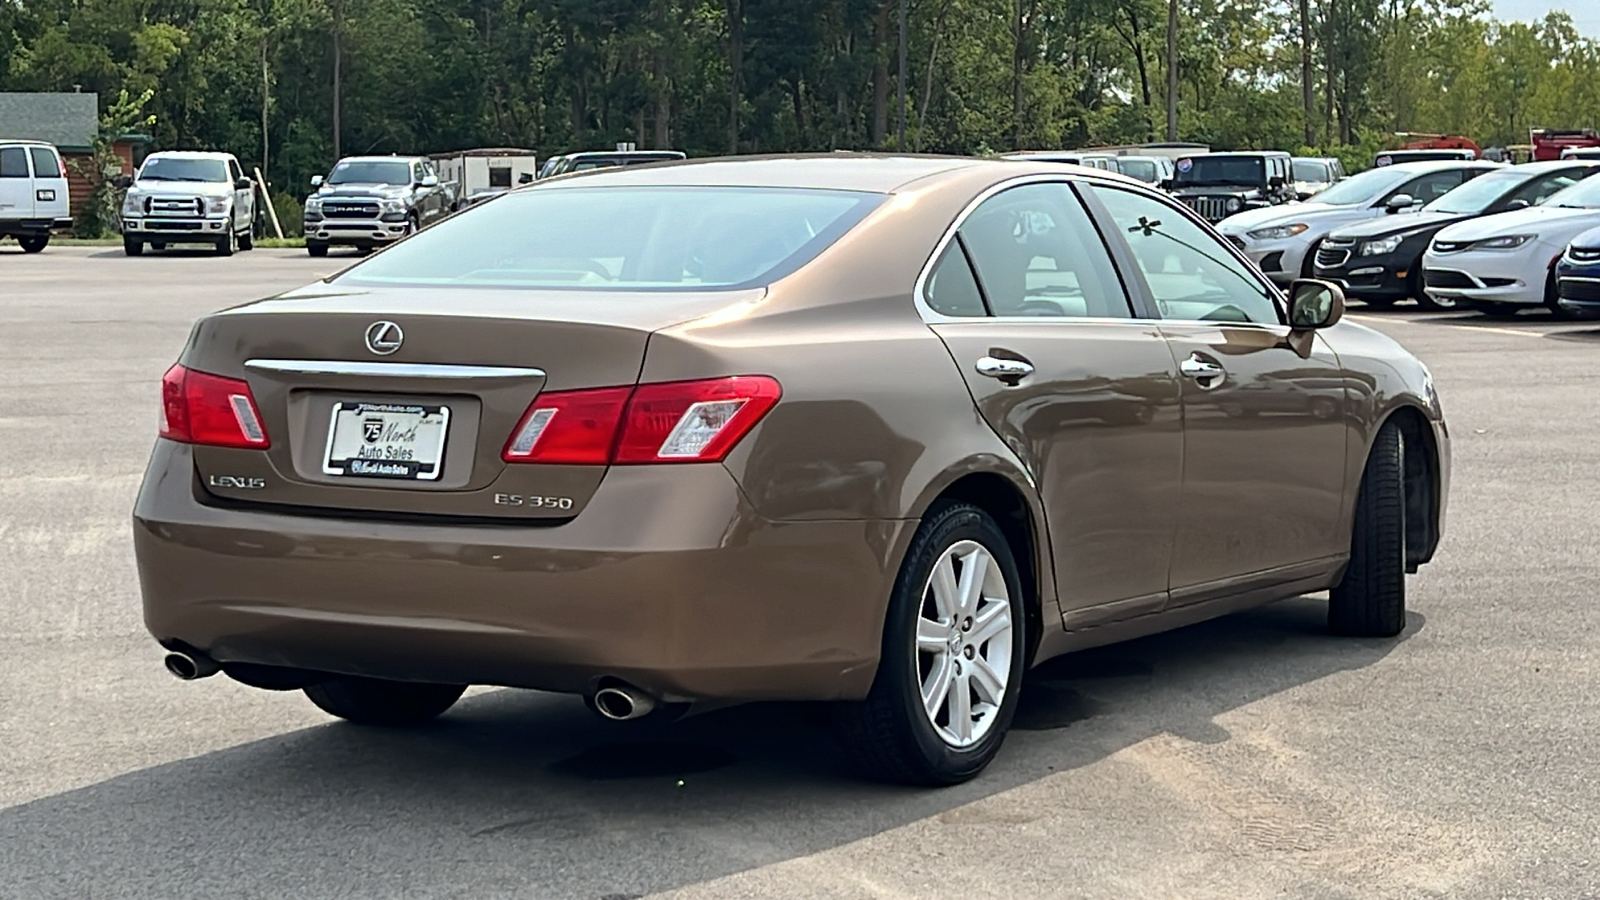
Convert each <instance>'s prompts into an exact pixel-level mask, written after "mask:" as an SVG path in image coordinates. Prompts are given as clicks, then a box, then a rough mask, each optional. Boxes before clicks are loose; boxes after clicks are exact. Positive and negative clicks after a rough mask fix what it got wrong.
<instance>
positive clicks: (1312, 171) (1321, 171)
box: [1294, 159, 1333, 181]
mask: <svg viewBox="0 0 1600 900" xmlns="http://www.w3.org/2000/svg"><path fill="white" fill-rule="evenodd" d="M1294 180H1295V181H1332V180H1333V173H1331V172H1329V171H1328V164H1327V163H1325V162H1323V161H1322V160H1320V159H1297V160H1295V161H1294Z"/></svg>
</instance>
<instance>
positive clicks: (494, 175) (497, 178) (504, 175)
mask: <svg viewBox="0 0 1600 900" xmlns="http://www.w3.org/2000/svg"><path fill="white" fill-rule="evenodd" d="M489 187H505V188H508V187H511V170H510V169H509V168H507V167H505V166H491V167H489Z"/></svg>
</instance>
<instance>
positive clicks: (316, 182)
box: [311, 175, 322, 187]
mask: <svg viewBox="0 0 1600 900" xmlns="http://www.w3.org/2000/svg"><path fill="white" fill-rule="evenodd" d="M311 186H312V187H322V176H321V175H313V176H311Z"/></svg>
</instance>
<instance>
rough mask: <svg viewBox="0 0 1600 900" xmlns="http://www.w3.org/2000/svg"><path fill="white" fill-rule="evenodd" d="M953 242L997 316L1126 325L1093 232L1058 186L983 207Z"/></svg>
mask: <svg viewBox="0 0 1600 900" xmlns="http://www.w3.org/2000/svg"><path fill="white" fill-rule="evenodd" d="M960 235H961V240H962V243H963V244H964V245H965V247H966V250H967V253H968V254H969V255H970V256H971V258H972V265H973V268H975V269H976V270H977V275H978V283H979V284H980V285H982V286H983V296H984V297H985V298H987V299H988V301H989V308H990V309H991V310H992V311H993V313H994V314H995V315H997V316H1042V317H1052V316H1054V317H1061V316H1069V317H1088V318H1119V319H1126V318H1131V317H1132V315H1133V312H1132V309H1131V308H1130V307H1129V306H1128V298H1127V296H1126V295H1125V294H1124V293H1123V291H1122V282H1121V281H1119V280H1118V279H1117V274H1116V269H1115V268H1113V267H1112V265H1111V257H1110V256H1109V255H1108V254H1107V252H1106V249H1105V244H1104V243H1103V242H1102V241H1101V239H1100V232H1099V231H1097V230H1096V229H1095V227H1094V222H1093V221H1092V220H1091V219H1090V218H1089V214H1088V213H1087V212H1086V211H1085V210H1084V208H1083V204H1082V203H1080V202H1079V201H1078V198H1077V196H1076V195H1075V194H1073V192H1072V189H1071V188H1070V187H1068V186H1067V185H1066V184H1063V183H1059V182H1048V183H1044V184H1029V185H1023V186H1021V187H1015V188H1011V189H1010V190H1007V191H1002V192H1000V193H998V194H996V195H994V196H993V197H990V198H989V199H987V200H985V201H983V203H981V204H979V206H978V208H977V209H975V210H973V211H972V214H971V215H969V216H968V217H967V219H966V221H965V222H962V223H961V231H960Z"/></svg>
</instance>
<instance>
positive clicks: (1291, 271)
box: [1217, 160, 1500, 286]
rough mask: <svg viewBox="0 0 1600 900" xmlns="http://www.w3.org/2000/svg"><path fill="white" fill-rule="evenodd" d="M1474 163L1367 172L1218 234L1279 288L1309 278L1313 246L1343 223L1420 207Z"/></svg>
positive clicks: (1482, 166) (1245, 216) (1485, 165)
mask: <svg viewBox="0 0 1600 900" xmlns="http://www.w3.org/2000/svg"><path fill="white" fill-rule="evenodd" d="M1498 168H1500V166H1499V165H1498V164H1496V163H1490V162H1482V161H1478V160H1449V161H1444V162H1415V163H1397V164H1395V165H1392V166H1385V167H1384V168H1381V169H1368V170H1367V171H1365V172H1362V173H1361V174H1359V175H1353V176H1351V177H1349V178H1346V179H1345V180H1344V181H1341V182H1339V183H1338V184H1336V185H1334V186H1333V187H1331V188H1328V189H1327V190H1325V191H1322V192H1321V193H1319V194H1317V195H1316V196H1315V197H1313V198H1312V199H1311V201H1310V202H1308V203H1286V204H1283V205H1281V206H1268V207H1265V208H1263V209H1250V210H1245V211H1244V212H1241V213H1237V214H1235V215H1231V216H1229V217H1228V218H1226V219H1223V220H1222V221H1221V222H1218V223H1217V230H1218V231H1220V232H1222V235H1223V236H1224V237H1226V238H1227V239H1228V240H1229V241H1231V242H1232V243H1233V245H1234V246H1235V247H1238V248H1239V249H1240V250H1241V251H1243V252H1244V255H1245V256H1248V257H1250V261H1251V262H1253V263H1255V264H1256V266H1257V267H1258V268H1260V269H1261V271H1262V272H1263V273H1265V274H1266V276H1267V277H1268V278H1270V279H1272V280H1273V281H1274V282H1276V283H1277V284H1278V285H1279V286H1287V285H1288V284H1290V283H1291V282H1293V281H1294V280H1295V279H1297V278H1309V277H1311V262H1312V260H1313V258H1315V257H1316V255H1317V254H1316V249H1317V245H1318V244H1320V243H1321V242H1322V239H1323V238H1325V237H1327V236H1328V234H1329V232H1331V231H1333V230H1334V229H1336V228H1339V227H1341V226H1344V225H1351V224H1354V223H1356V222H1363V221H1366V220H1367V219H1373V218H1377V217H1379V216H1384V215H1393V214H1395V213H1403V212H1408V211H1411V210H1413V209H1421V208H1422V206H1423V205H1424V204H1427V203H1430V202H1432V201H1433V200H1435V199H1438V198H1439V197H1442V196H1444V195H1445V194H1446V193H1448V192H1450V191H1452V190H1454V189H1455V188H1458V187H1460V186H1461V184H1462V183H1463V182H1465V181H1470V180H1471V179H1473V178H1476V177H1477V176H1479V175H1482V174H1483V173H1484V172H1492V171H1494V170H1495V169H1498Z"/></svg>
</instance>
